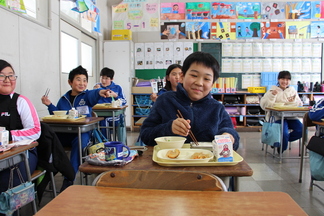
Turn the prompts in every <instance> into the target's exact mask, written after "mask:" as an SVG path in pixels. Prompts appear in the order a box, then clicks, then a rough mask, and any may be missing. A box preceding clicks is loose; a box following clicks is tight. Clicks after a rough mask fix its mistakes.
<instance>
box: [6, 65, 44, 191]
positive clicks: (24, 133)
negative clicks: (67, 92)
mask: <svg viewBox="0 0 324 216" xmlns="http://www.w3.org/2000/svg"><path fill="white" fill-rule="evenodd" d="M16 80H17V76H16V74H15V71H14V69H13V67H12V66H11V65H10V64H9V63H8V62H7V61H5V60H2V59H0V111H1V113H2V114H1V116H0V126H1V127H5V128H6V130H8V131H9V140H10V141H20V140H24V139H30V140H37V139H38V138H39V136H40V133H41V127H40V122H39V118H38V115H37V112H36V109H35V107H34V106H33V104H32V103H31V102H30V100H29V99H28V98H26V97H25V96H22V95H19V94H17V93H15V92H14V90H15V87H16ZM12 105H13V106H12ZM28 153H29V154H28V155H29V157H28V161H29V168H30V173H33V172H34V171H35V169H36V165H37V161H38V158H37V151H36V148H33V149H30V150H28ZM19 169H20V172H21V174H22V175H23V178H24V180H27V176H26V169H25V164H24V162H21V163H19ZM9 175H10V169H5V170H3V171H1V172H0V192H3V191H6V190H7V189H8V184H9ZM20 183H21V182H20V180H19V177H18V174H17V172H16V171H14V179H13V186H17V185H19V184H20Z"/></svg>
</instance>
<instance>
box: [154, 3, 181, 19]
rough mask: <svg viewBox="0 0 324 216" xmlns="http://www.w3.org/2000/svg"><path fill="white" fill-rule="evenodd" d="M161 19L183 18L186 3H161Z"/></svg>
mask: <svg viewBox="0 0 324 216" xmlns="http://www.w3.org/2000/svg"><path fill="white" fill-rule="evenodd" d="M160 8H161V13H160V19H161V20H183V19H185V16H186V13H185V10H186V5H185V3H184V2H174V3H161V5H160Z"/></svg>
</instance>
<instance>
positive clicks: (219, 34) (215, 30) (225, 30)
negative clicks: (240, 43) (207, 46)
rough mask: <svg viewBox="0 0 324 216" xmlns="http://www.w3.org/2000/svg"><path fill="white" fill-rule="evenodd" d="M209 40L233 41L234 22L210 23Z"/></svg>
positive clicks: (234, 37)
mask: <svg viewBox="0 0 324 216" xmlns="http://www.w3.org/2000/svg"><path fill="white" fill-rule="evenodd" d="M210 38H211V39H213V40H235V39H236V34H235V22H212V23H211V28H210Z"/></svg>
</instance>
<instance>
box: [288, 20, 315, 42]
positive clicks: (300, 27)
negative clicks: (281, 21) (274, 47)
mask: <svg viewBox="0 0 324 216" xmlns="http://www.w3.org/2000/svg"><path fill="white" fill-rule="evenodd" d="M310 24H311V22H310V21H300V22H297V21H295V22H286V39H308V38H310V36H311V26H310Z"/></svg>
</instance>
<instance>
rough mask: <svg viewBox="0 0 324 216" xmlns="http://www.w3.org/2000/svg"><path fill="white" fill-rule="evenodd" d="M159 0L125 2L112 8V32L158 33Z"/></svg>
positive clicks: (128, 0)
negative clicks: (122, 30) (120, 30)
mask: <svg viewBox="0 0 324 216" xmlns="http://www.w3.org/2000/svg"><path fill="white" fill-rule="evenodd" d="M159 12H160V1H159V0H145V2H144V1H143V0H132V1H130V0H127V1H122V2H121V3H119V4H118V5H114V6H112V30H116V29H129V30H131V31H132V32H139V31H159V27H160V24H159V17H160V14H159Z"/></svg>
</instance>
